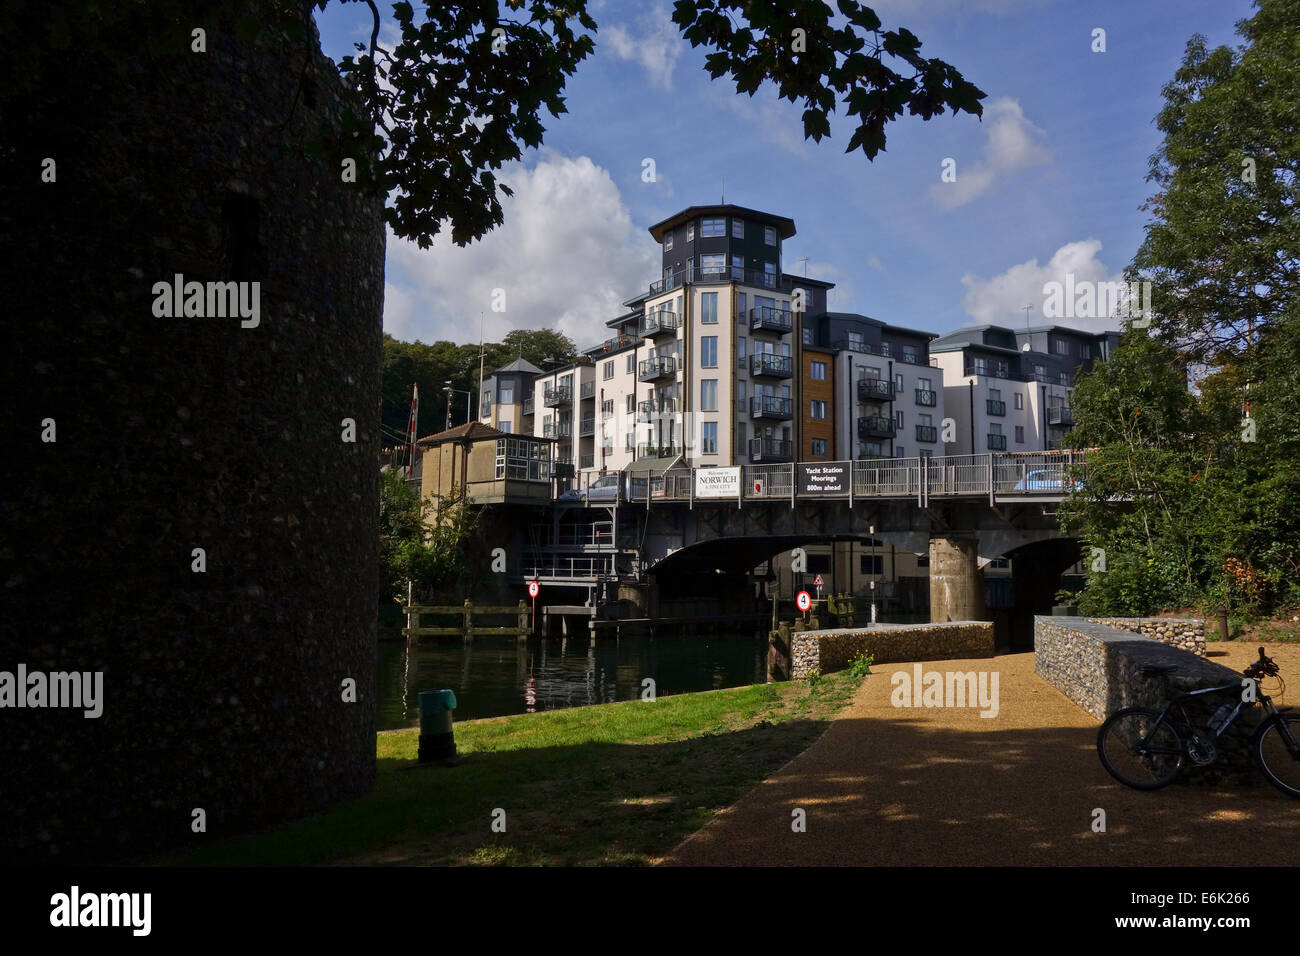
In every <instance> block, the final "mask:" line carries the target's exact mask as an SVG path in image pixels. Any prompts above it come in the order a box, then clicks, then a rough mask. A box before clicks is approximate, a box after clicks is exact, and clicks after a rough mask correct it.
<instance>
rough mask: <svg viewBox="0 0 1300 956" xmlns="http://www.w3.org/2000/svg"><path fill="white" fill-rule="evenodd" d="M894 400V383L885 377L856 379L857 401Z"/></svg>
mask: <svg viewBox="0 0 1300 956" xmlns="http://www.w3.org/2000/svg"><path fill="white" fill-rule="evenodd" d="M893 400H894V383H893V382H891V381H890V380H889V379H887V378H860V379H858V401H860V402H892V401H893Z"/></svg>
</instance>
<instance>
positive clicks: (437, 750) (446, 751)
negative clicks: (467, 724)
mask: <svg viewBox="0 0 1300 956" xmlns="http://www.w3.org/2000/svg"><path fill="white" fill-rule="evenodd" d="M455 708H456V695H455V694H454V693H452V692H451V691H450V690H422V691H420V749H419V751H418V757H419V760H420V762H421V763H427V762H429V761H431V760H450V759H452V758H454V757H455V756H456V738H455V734H454V733H453V732H452V728H451V712H452V711H453V710H455Z"/></svg>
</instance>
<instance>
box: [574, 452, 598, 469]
mask: <svg viewBox="0 0 1300 956" xmlns="http://www.w3.org/2000/svg"><path fill="white" fill-rule="evenodd" d="M595 466H596V456H595V455H580V456H579V457H578V467H579V468H594V467H595Z"/></svg>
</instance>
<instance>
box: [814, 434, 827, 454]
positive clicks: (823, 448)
mask: <svg viewBox="0 0 1300 956" xmlns="http://www.w3.org/2000/svg"><path fill="white" fill-rule="evenodd" d="M829 455H830V451H829V443H828V442H827V441H826V439H825V438H814V439H813V440H812V456H813V457H814V458H826V457H827V456H829Z"/></svg>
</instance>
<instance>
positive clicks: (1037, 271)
mask: <svg viewBox="0 0 1300 956" xmlns="http://www.w3.org/2000/svg"><path fill="white" fill-rule="evenodd" d="M1100 251H1101V243H1100V242H1099V241H1098V240H1096V239H1084V240H1082V241H1080V242H1071V243H1067V244H1066V245H1064V246H1061V248H1059V249H1057V250H1056V252H1054V253H1053V254H1052V258H1051V260H1050V261H1048V263H1047V264H1046V265H1042V266H1040V265H1039V264H1038V259H1036V258H1035V259H1030V260H1029V261H1028V262H1022V263H1020V264H1019V265H1015V266H1012V267H1011V268H1010V269H1008V270H1006V271H1005V272H1003V273H1001V274H999V275H995V276H993V277H992V278H991V279H981V278H979V277H978V276H975V275H971V274H970V273H967V274H966V275H964V276H962V279H961V281H962V285H964V286H966V296H965V298H964V299H963V300H962V307H963V308H964V309H965V310H966V312H967V314H968V315H970V316H971V317H972V318H974V319H975V320H976V322H977V323H980V324H984V323H989V324H995V325H1009V326H1011V327H1012V328H1021V327H1023V325H1024V323H1025V312H1024V308H1025V306H1027V305H1032V306H1033V310H1032V311H1031V312H1030V313H1029V322H1030V324H1031V325H1046V324H1052V325H1064V326H1069V327H1071V328H1076V329H1086V330H1088V331H1090V332H1100V331H1112V330H1116V329H1118V328H1119V320H1118V319H1117V318H1099V319H1081V318H1063V319H1057V318H1044V316H1043V306H1044V302H1045V298H1046V297H1045V296H1044V294H1043V286H1044V285H1045V284H1046V283H1048V282H1059V283H1062V284H1064V283H1065V282H1066V275H1067V274H1073V276H1074V283H1075V285H1076V287H1077V286H1078V284H1079V283H1081V282H1119V281H1121V274H1119V273H1117V274H1115V275H1111V274H1110V272H1109V270H1108V269H1107V268H1106V266H1105V264H1104V263H1103V262H1102V261H1101V260H1100V259H1098V258H1097V253H1099V252H1100Z"/></svg>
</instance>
